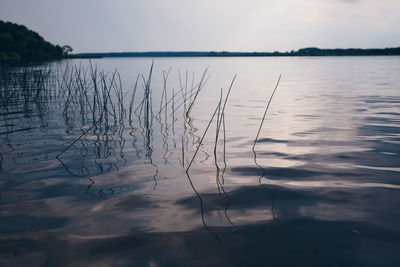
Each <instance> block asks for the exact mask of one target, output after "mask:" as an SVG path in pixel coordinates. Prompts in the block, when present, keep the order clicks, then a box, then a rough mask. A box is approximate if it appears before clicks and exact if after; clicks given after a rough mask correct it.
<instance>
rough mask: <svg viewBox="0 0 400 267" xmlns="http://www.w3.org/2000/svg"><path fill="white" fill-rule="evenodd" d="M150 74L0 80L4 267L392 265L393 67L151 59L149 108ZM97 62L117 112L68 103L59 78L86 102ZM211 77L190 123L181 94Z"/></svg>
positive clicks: (142, 66) (141, 61)
mask: <svg viewBox="0 0 400 267" xmlns="http://www.w3.org/2000/svg"><path fill="white" fill-rule="evenodd" d="M151 65H152V59H149V58H138V59H135V58H123V59H96V60H91V61H90V62H89V61H87V60H75V59H74V60H69V61H63V62H61V63H59V64H52V65H49V66H39V67H35V68H36V70H35V71H36V72H37V71H40V70H41V71H42V72H43V70H46V71H49V72H50V73H51V74H49V76H46V82H45V83H43V82H41V81H40V77H42V76H41V75H37V77H36V76H35V74H32V72H29V73H30V74H29V75H30V76H29V77H25V79H26V80H27V82H26V83H27V84H28V81H29V84H30V85H29V86H31V87H32V88H35V84H36V86H37V84H41V86H44V87H45V90H42V91H40V92H41V93H40V94H37V95H36V94H32V93H30V94H28V93H27V92H31V91H29V90H30V89H29V88H31V87H29V86H27V85H24V83H23V82H22V81H23V79H24V78H23V77H22V78H21V77H20V76H17V77H15V75H14V76H13V77H14V78H10V77H9V76H6V75H3V76H4V77H5V78H2V83H1V86H2V89H1V103H2V107H0V108H1V115H0V145H1V151H0V152H1V157H0V161H1V168H0V170H1V171H0V194H1V198H0V206H1V209H0V233H1V235H0V248H1V249H0V263H1V264H4V265H12V264H17V265H25V264H28V263H29V264H30V265H32V266H35V265H49V266H55V265H74V266H88V265H93V266H99V265H105V266H107V265H117V266H119V265H122V266H124V265H138V266H148V265H149V266H165V265H172V266H189V265H200V266H205V265H222V266H225V265H226V266H234V265H238V266H243V265H249V264H250V265H268V264H271V265H272V266H276V265H287V266H293V265H304V266H310V265H316V266H349V265H358V266H377V265H380V266H381V265H387V266H396V263H397V264H398V263H399V262H400V256H399V255H398V253H397V251H399V249H400V227H399V226H400V216H399V212H398V207H399V205H400V195H399V189H400V180H399V178H400V173H399V172H400V160H399V153H400V126H399V125H400V124H399V122H400V76H399V75H398V74H399V73H400V58H399V57H310V58H308V57H301V58H300V57H290V58H279V57H277V58H165V59H163V58H159V59H156V60H155V61H154V69H153V72H152V76H151V83H148V88H149V90H150V97H149V98H148V100H149V102H148V104H149V105H148V108H149V109H148V110H149V112H148V113H146V109H145V108H144V109H140V107H141V106H143V107H145V106H146V103H145V102H142V99H143V96H144V95H145V90H146V84H145V82H146V80H147V79H148V75H149V72H150V67H151ZM90 66H92V70H93V69H96V70H98V71H99V72H100V71H104V76H103V77H104V78H105V79H104V81H105V82H106V84H109V85H112V88H111V89H110V91H109V92H110V97H109V98H108V97H107V96H106V97H105V99H109V100H107V101H109V102H110V103H111V102H112V103H114V104H107V105H108V111H107V112H102V111H101V109H100V108H99V107H98V106H97V107H95V110H96V108H97V110H98V111H97V113H96V112H94V113H95V115H93V106H92V105H89V104H88V103H93V100H92V98H93V95H90V94H88V99H86V100H85V99H84V97H85V96H84V95H79V94H78V93H68V92H69V91H68V89H66V88H67V87H68V86H67V84H68V81H69V80H70V78H71V77H72V76H68V75H65V73H66V72H63V70H65V68H68V69H70V72H69V73H74V71H75V73H76V71H77V70H81V75H82V76H81V77H88V78H87V80H86V83H85V82H82V80H81V82H82V83H76V84H72V85H70V86H71V88H77V87H79V86H81V87H82V88H83V87H85V88H89V89H88V90H89V91H90V92H92V91H93V90H94V89H93V83H91V80H90V75H89V74H90V70H91V69H90ZM207 68H208V69H207ZM206 69H207V72H206V74H205V80H204V82H205V81H206V82H205V84H204V87H202V90H201V91H200V92H199V94H198V96H197V98H196V100H195V102H194V104H193V106H192V107H191V110H190V114H186V113H185V111H184V110H186V111H187V109H188V108H189V103H190V100H188V101H187V103H186V104H184V103H183V101H182V95H184V91H185V90H182V92H181V89H182V88H187V89H186V93H187V96H188V95H189V91H190V89H191V88H196V86H195V85H196V84H198V83H199V82H200V81H201V77H202V75H203V73H204V71H205V70H206ZM115 70H117V71H118V74H119V77H118V76H117V75H116V74H114V71H115ZM85 71H86V72H85ZM33 73H34V72H33ZM63 73H64V77H62V76H63ZM138 74H143V77H142V76H138ZM235 74H237V76H236V79H235V80H234V83H233V86H232V91H231V93H230V95H229V99H228V101H227V104H226V108H225V111H224V116H222V113H221V109H219V112H218V103H219V100H220V96H221V88H223V91H222V95H223V99H224V98H225V96H226V94H227V92H228V89H229V86H230V84H231V82H232V79H233V78H234V76H235ZM280 74H281V75H282V77H281V80H280V82H279V86H278V89H277V91H276V93H275V95H274V98H273V99H272V102H271V105H270V107H269V109H268V113H267V116H266V118H265V121H264V124H263V127H262V129H261V132H260V136H259V139H258V140H257V142H256V144H255V147H254V151H253V150H252V147H253V144H254V142H255V138H256V134H257V131H258V129H259V126H260V123H261V120H262V116H263V113H264V110H265V108H266V105H267V103H268V100H269V98H270V96H271V93H272V91H273V89H274V87H275V85H276V83H277V81H278V77H279V75H280ZM32 75H33V76H32ZM113 75H114V76H113ZM167 75H168V78H166V77H167ZM208 75H209V76H208ZM35 77H36V78H35ZM38 77H39V78H38ZM113 77H114V78H113ZM137 77H139V78H138V86H137V91H136V96H135V99H134V102H133V111H132V112H131V116H129V104H130V100H131V96H132V92H133V90H134V87H135V86H134V85H135V81H136V79H137ZM119 79H120V83H119ZM32 81H33V82H32ZM164 81H166V83H164ZM32 83H33V84H34V85H32ZM98 84H99V86H101V81H100V80H99V81H98ZM164 85H166V86H165V90H164V89H163V88H164ZM21 86H22V87H21ZM24 86H25V87H24ZM21 88H22V89H21ZM23 88H25V89H23ZM118 88H122V91H121V92H120V93H121V99H123V100H122V102H121V101H119V102H118V100H117V95H118ZM12 90H14V91H15V90H20V92H21V93H19V94H10V91H12ZM72 91H73V90H72ZM34 92H36V91H34ZM62 92H63V93H62ZM73 92H77V91H76V90H75V91H73ZM193 92H196V89H195V90H194V91H193ZM173 93H176V97H174V98H172V95H173ZM61 94H65V95H63V96H60V95H61ZM165 94H166V95H167V97H166V98H165ZM10 95H11V96H10ZM194 97H195V95H194V94H193V95H192V97H191V99H192V100H193V98H194ZM169 100H171V102H168V103H167V105H166V108H163V107H164V106H165V105H164V104H165V103H166V101H169ZM10 101H11V102H10ZM12 101H14V102H12ZM85 101H86V102H85ZM66 103H70V104H66ZM82 103H86V104H82ZM118 103H119V104H121V103H122V104H123V106H120V105H118ZM172 103H174V104H172ZM222 104H223V101H222ZM161 108H162V110H161V112H160V109H161ZM215 110H217V112H216V113H215V114H216V115H215V116H214V119H213V120H212V121H211V124H210V128H209V129H208V131H207V134H206V135H205V138H204V140H202V136H203V133H204V132H205V130H206V129H207V126H208V124H209V122H210V119H211V118H212V115H213V113H214V111H215ZM134 111H136V113H135V112H134ZM112 114H114V117H113V116H112ZM106 116H109V117H107V123H106V124H104V123H103V122H104V119H103V118H105V117H106ZM100 118H102V120H101V122H100ZM217 118H220V120H219V122H220V123H218V122H217ZM222 118H223V119H222ZM95 121H99V123H98V124H95V123H94V122H95ZM218 125H219V126H220V131H219V134H218V138H217V137H216V133H217V126H218ZM216 138H217V139H218V142H217V146H215V144H216ZM201 141H202V142H201ZM200 142H201V144H200ZM71 144H72V145H71ZM197 149H198V152H197V154H196V157H195V158H194V160H193V163H192V165H191V167H190V169H189V170H188V171H187V172H186V170H187V168H188V166H189V164H190V162H191V160H192V158H193V156H194V154H195V153H196V150H197ZM214 150H215V152H214ZM60 153H61V154H60ZM255 155H256V157H255ZM57 156H58V157H57Z"/></svg>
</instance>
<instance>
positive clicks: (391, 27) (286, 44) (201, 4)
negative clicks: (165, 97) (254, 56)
mask: <svg viewBox="0 0 400 267" xmlns="http://www.w3.org/2000/svg"><path fill="white" fill-rule="evenodd" d="M0 19H1V20H5V21H12V22H15V23H20V24H24V25H26V26H27V27H28V28H30V29H32V30H34V31H37V32H38V33H39V34H40V35H42V36H43V37H44V38H45V39H46V40H48V41H50V42H52V43H55V44H60V45H64V44H69V45H71V46H72V47H73V48H74V52H109V51H113V52H117V51H210V50H214V51H221V50H227V51H275V50H279V51H290V50H292V49H293V50H297V49H299V48H302V47H309V46H317V47H321V48H349V47H359V48H368V47H377V48H383V47H396V46H400V0H198V1H194V0H142V1H139V0H69V1H66V0H0Z"/></svg>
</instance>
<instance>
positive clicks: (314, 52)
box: [68, 47, 400, 58]
mask: <svg viewBox="0 0 400 267" xmlns="http://www.w3.org/2000/svg"><path fill="white" fill-rule="evenodd" d="M294 56H295V57H301V56H400V47H395V48H382V49H380V48H373V49H359V48H349V49H320V48H316V47H310V48H302V49H299V50H298V51H291V52H228V51H221V52H215V51H209V52H200V51H178V52H111V53H79V54H71V55H68V58H105V57H294Z"/></svg>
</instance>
